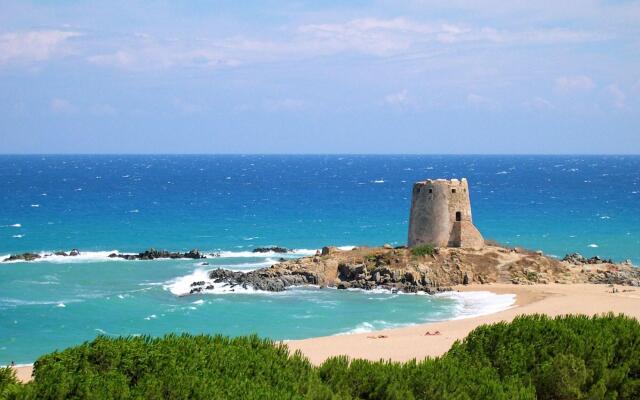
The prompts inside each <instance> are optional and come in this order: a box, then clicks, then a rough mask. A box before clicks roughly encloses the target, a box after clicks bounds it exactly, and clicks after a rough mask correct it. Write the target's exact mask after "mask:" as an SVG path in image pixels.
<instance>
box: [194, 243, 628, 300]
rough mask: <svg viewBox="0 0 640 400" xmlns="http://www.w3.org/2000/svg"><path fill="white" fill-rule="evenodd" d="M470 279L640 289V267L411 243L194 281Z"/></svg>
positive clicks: (432, 288)
mask: <svg viewBox="0 0 640 400" xmlns="http://www.w3.org/2000/svg"><path fill="white" fill-rule="evenodd" d="M471 283H478V284H489V283H511V284H518V285H530V284H547V283H595V284H615V285H628V286H640V270H639V269H637V268H635V267H633V265H632V264H631V263H630V262H629V261H626V262H623V263H617V264H616V263H613V262H612V261H611V260H605V259H601V258H599V257H593V258H588V259H587V258H585V257H583V256H581V255H579V254H575V253H574V254H571V255H567V256H566V257H565V258H564V259H562V260H558V259H555V258H553V257H549V256H546V255H544V254H543V253H542V252H540V251H538V252H533V251H527V250H523V249H520V248H507V247H502V246H498V245H487V246H485V247H484V248H483V249H481V250H473V249H462V248H431V247H427V248H426V250H425V249H423V251H416V249H415V248H414V249H408V248H404V247H399V248H393V247H391V246H389V245H386V246H384V247H358V248H354V249H353V250H339V249H337V248H335V247H325V248H323V249H322V251H321V252H320V251H319V252H317V253H316V255H314V256H311V257H302V258H298V259H295V260H288V261H287V260H284V261H283V260H281V262H279V263H277V264H274V265H272V266H270V267H266V268H260V269H257V270H254V271H250V272H237V271H229V270H224V269H215V270H212V271H210V272H209V280H208V281H198V282H193V283H192V284H191V293H192V294H193V293H201V292H206V291H207V290H211V289H214V288H216V287H220V286H223V287H226V288H227V289H230V290H235V288H238V289H240V288H245V289H246V288H253V289H257V290H265V291H282V290H285V289H286V288H287V287H290V286H303V285H316V286H319V287H336V288H338V289H350V288H353V289H364V290H370V289H387V290H391V291H401V292H405V293H415V292H427V293H434V292H438V291H446V290H450V288H451V287H452V286H455V285H460V284H463V285H466V284H471Z"/></svg>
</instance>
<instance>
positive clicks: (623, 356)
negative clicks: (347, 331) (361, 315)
mask: <svg viewBox="0 0 640 400" xmlns="http://www.w3.org/2000/svg"><path fill="white" fill-rule="evenodd" d="M0 397H2V398H6V399H115V398H117V399H302V398H308V399H352V398H357V399H456V400H464V399H469V400H471V399H474V400H475V399H505V400H506V399H523V400H524V399H640V324H639V323H638V322H637V321H636V320H635V319H630V318H627V317H624V316H614V315H607V316H602V317H592V318H589V317H583V316H566V317H558V318H556V319H550V318H548V317H545V316H537V315H536V316H525V317H519V318H516V319H515V320H514V321H513V322H511V323H499V324H495V325H487V326H481V327H479V328H477V329H475V330H474V331H473V332H472V333H471V334H470V335H469V336H468V337H467V338H466V339H465V340H464V341H462V342H456V343H455V344H454V346H453V347H452V348H451V350H450V351H449V352H448V353H446V354H445V355H444V356H442V357H439V358H436V359H427V360H424V361H419V362H416V361H412V362H407V363H393V362H384V361H380V362H370V361H365V360H351V361H350V360H348V359H347V358H346V357H335V358H331V359H329V360H327V361H326V362H324V363H323V364H322V365H320V366H319V367H313V366H312V365H311V364H310V363H309V362H308V361H307V360H306V359H305V358H304V357H302V356H301V355H300V353H294V354H289V352H288V351H287V348H286V347H285V346H284V345H282V344H277V343H273V342H271V341H269V340H264V339H259V338H258V337H256V336H248V337H239V338H234V339H230V338H226V337H222V336H192V335H182V336H176V335H168V336H165V337H164V338H155V339H154V338H149V337H135V338H134V337H129V338H115V339H112V338H107V337H98V338H97V339H95V340H94V341H92V342H88V343H85V344H83V345H81V346H77V347H74V348H70V349H67V350H64V351H61V352H55V353H52V354H49V355H46V356H43V357H42V358H40V359H39V360H38V361H37V362H36V363H35V376H34V380H33V381H32V382H31V383H29V384H26V385H17V384H16V383H15V379H14V377H13V375H12V374H11V371H10V370H8V369H4V370H0Z"/></svg>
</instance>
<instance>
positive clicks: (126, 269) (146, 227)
mask: <svg viewBox="0 0 640 400" xmlns="http://www.w3.org/2000/svg"><path fill="white" fill-rule="evenodd" d="M432 177H446V178H448V177H467V178H468V179H469V183H470V186H471V200H472V207H473V216H474V222H475V223H476V225H477V226H478V227H479V229H480V230H481V231H482V233H483V234H484V235H485V237H486V238H493V239H496V240H498V241H501V242H504V243H507V244H511V245H521V246H524V247H528V248H532V249H542V250H544V251H545V252H546V253H549V254H554V255H557V256H560V257H561V256H563V255H564V254H565V253H567V252H573V251H578V252H580V253H582V254H584V255H586V256H590V255H596V254H598V255H601V256H605V257H611V258H614V260H617V261H621V260H624V259H631V260H632V261H633V262H634V263H635V264H639V263H640V253H639V252H638V251H639V250H638V249H640V157H628V156H625V157H613V156H609V157H579V156H571V157H563V156H556V157H530V156H518V157H506V156H505V157H497V156H496V157H474V156H464V157H455V156H55V157H52V156H28V157H27V156H0V187H2V191H1V192H0V254H10V253H18V252H23V251H35V252H46V251H55V250H70V249H72V248H78V249H80V251H81V256H80V257H78V258H72V257H53V258H51V259H46V260H39V261H36V262H31V263H22V262H17V263H1V264H0V282H2V285H1V287H0V364H3V363H8V362H10V361H15V362H18V363H22V362H31V361H34V360H35V359H36V358H37V357H38V356H39V355H41V354H43V353H46V352H49V351H52V350H54V349H62V348H65V347H67V346H71V345H74V344H78V343H81V342H82V341H84V340H90V339H92V338H93V337H95V335H97V334H106V335H133V334H151V335H161V334H164V333H168V332H178V333H180V332H190V333H221V334H227V335H239V334H249V333H258V334H259V335H262V336H267V337H271V338H274V339H296V338H305V337H312V336H320V335H334V334H348V333H353V332H366V331H371V330H376V329H383V328H391V327H396V326H402V325H407V324H415V323H420V322H426V321H434V320H442V319H450V318H459V317H463V316H471V315H476V314H479V313H485V312H490V311H496V310H499V309H503V308H505V307H508V306H510V305H511V304H512V302H513V298H512V297H509V296H495V295H491V294H488V293H480V294H464V295H457V294H450V295H438V296H426V295H398V294H390V293H372V292H362V291H338V290H334V289H314V288H296V289H292V290H289V291H286V292H284V293H275V294H274V293H255V292H242V293H241V292H233V293H212V294H206V295H196V296H184V297H183V296H181V295H182V294H184V293H185V292H186V291H188V289H189V287H188V285H189V284H190V282H192V281H193V280H197V279H195V278H198V277H200V276H203V275H206V271H207V270H209V269H212V268H216V267H217V266H222V267H225V268H231V269H237V270H249V269H255V268H260V267H263V266H266V265H269V264H271V263H273V262H276V261H277V259H278V258H279V257H280V255H279V254H261V255H255V254H253V253H251V249H253V248H254V247H259V246H269V245H279V246H285V247H288V248H295V249H299V250H298V251H296V252H295V253H293V254H290V255H287V257H297V256H303V255H308V254H313V252H314V251H315V249H317V248H319V247H321V246H323V245H327V244H333V245H345V246H348V245H380V244H382V243H391V244H394V245H398V244H403V243H404V241H405V239H406V229H407V217H408V212H409V211H408V210H409V202H410V198H409V196H410V194H411V185H412V182H414V181H416V180H420V179H424V178H432ZM152 246H153V247H156V248H161V249H168V250H174V251H178V250H179V251H185V250H189V249H191V248H199V249H200V250H201V251H205V252H221V255H222V257H219V258H212V259H207V260H202V261H206V262H208V263H209V265H201V262H200V261H194V260H156V261H124V260H113V259H109V258H108V257H107V255H108V254H109V253H110V252H112V251H120V252H137V251H142V250H144V249H146V248H148V247H152Z"/></svg>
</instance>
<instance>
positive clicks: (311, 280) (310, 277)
mask: <svg viewBox="0 0 640 400" xmlns="http://www.w3.org/2000/svg"><path fill="white" fill-rule="evenodd" d="M209 279H210V282H204V281H198V282H193V283H192V284H191V291H190V293H191V294H193V293H200V292H202V291H203V290H211V289H213V288H214V284H220V283H222V284H223V285H222V286H227V287H228V288H229V289H234V288H236V287H238V288H243V289H248V288H249V287H251V288H252V289H255V290H264V291H268V292H281V291H283V290H285V289H286V288H287V287H290V286H302V285H317V284H319V283H320V279H319V278H318V276H317V275H316V274H315V273H313V272H310V271H308V270H306V269H295V268H293V269H281V268H274V267H271V268H262V269H258V270H255V271H250V272H237V271H229V270H226V269H214V270H213V271H211V272H209Z"/></svg>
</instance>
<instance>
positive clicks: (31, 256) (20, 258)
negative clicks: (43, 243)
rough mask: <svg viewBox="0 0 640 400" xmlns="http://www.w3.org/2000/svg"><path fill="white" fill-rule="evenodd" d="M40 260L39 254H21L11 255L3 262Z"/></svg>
mask: <svg viewBox="0 0 640 400" xmlns="http://www.w3.org/2000/svg"><path fill="white" fill-rule="evenodd" d="M38 258H40V254H36V253H22V254H12V255H10V256H9V257H7V258H5V259H4V260H3V262H4V261H33V260H36V259H38Z"/></svg>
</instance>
